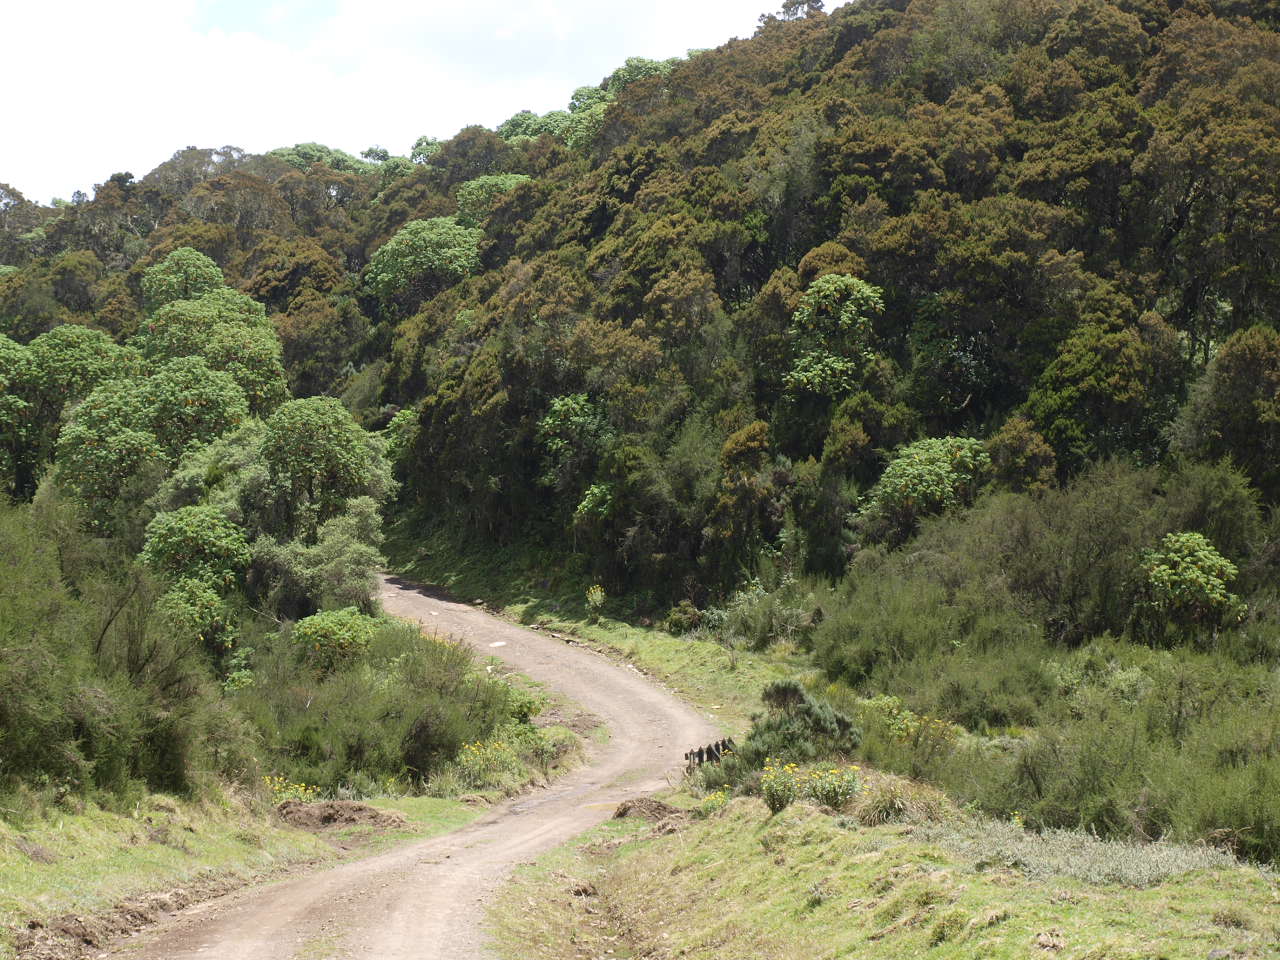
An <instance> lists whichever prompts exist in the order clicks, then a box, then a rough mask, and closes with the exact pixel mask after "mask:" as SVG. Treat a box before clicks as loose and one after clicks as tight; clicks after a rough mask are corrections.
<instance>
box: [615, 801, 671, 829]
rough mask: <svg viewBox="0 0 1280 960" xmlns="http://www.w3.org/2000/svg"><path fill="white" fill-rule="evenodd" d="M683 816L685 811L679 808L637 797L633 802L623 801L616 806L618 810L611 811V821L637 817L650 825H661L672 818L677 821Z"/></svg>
mask: <svg viewBox="0 0 1280 960" xmlns="http://www.w3.org/2000/svg"><path fill="white" fill-rule="evenodd" d="M685 815H686V814H685V811H683V810H681V809H680V808H679V807H673V806H671V804H669V803H663V802H662V801H661V800H655V799H654V798H653V797H637V798H636V799H634V800H623V801H622V802H621V803H620V804H618V809H617V810H615V811H613V819H615V820H619V819H621V818H622V817H639V818H640V819H642V820H648V821H649V822H650V823H661V822H662V821H663V820H669V819H671V818H672V817H675V818H677V819H679V818H681V817H684V816H685Z"/></svg>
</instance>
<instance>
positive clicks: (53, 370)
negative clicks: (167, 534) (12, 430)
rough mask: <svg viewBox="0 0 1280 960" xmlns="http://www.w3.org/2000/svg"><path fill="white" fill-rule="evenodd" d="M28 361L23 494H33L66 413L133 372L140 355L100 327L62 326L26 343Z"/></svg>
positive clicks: (138, 366) (21, 485)
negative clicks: (102, 386) (110, 382)
mask: <svg viewBox="0 0 1280 960" xmlns="http://www.w3.org/2000/svg"><path fill="white" fill-rule="evenodd" d="M27 351H28V357H29V359H30V367H29V376H28V381H27V385H26V390H25V391H24V392H25V396H26V400H27V402H28V403H29V405H30V411H29V412H30V433H29V435H28V437H27V457H26V467H25V469H24V471H23V472H24V474H25V476H24V478H23V480H22V483H21V484H20V487H21V490H20V493H21V494H22V495H24V496H30V495H31V494H33V493H34V492H35V480H36V472H37V471H38V470H39V469H40V468H41V467H42V466H43V464H45V463H46V462H47V461H48V460H49V458H50V457H51V456H52V454H53V450H54V447H55V444H56V443H57V439H58V431H59V430H60V429H61V425H62V417H63V414H64V412H65V411H67V410H69V409H70V408H71V407H73V406H74V405H75V404H77V403H79V402H80V401H81V400H83V399H84V398H85V397H86V396H88V394H89V393H90V391H91V390H93V388H94V387H96V386H97V385H98V384H99V383H102V382H104V381H107V380H112V379H118V378H128V377H131V376H135V375H136V374H137V373H138V372H139V370H140V368H141V359H140V358H139V357H138V355H137V354H136V353H135V352H134V351H133V350H130V349H128V348H126V347H121V346H119V345H117V344H116V343H115V342H113V341H112V340H111V338H110V337H108V336H107V335H106V334H105V333H103V332H102V331H101V330H91V329H89V328H88V327H81V326H78V325H75V324H63V325H61V326H57V327H54V328H53V329H52V330H49V331H47V332H46V333H42V334H41V335H40V336H38V337H36V338H35V339H34V340H32V341H31V343H30V344H28V346H27Z"/></svg>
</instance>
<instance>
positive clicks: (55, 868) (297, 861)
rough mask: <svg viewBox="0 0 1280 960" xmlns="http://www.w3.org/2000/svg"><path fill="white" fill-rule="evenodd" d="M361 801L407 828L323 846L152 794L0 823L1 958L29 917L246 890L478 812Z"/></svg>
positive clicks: (399, 800) (241, 813)
mask: <svg viewBox="0 0 1280 960" xmlns="http://www.w3.org/2000/svg"><path fill="white" fill-rule="evenodd" d="M368 802H369V803H371V804H372V805H373V806H376V807H381V808H383V809H388V810H398V811H399V812H401V813H402V814H404V816H405V818H406V819H407V821H408V826H407V827H406V828H405V829H403V830H396V831H389V832H382V833H374V832H372V831H370V830H368V828H359V827H356V828H347V829H344V830H337V831H331V832H329V833H327V834H325V836H324V838H323V839H322V838H321V837H320V836H317V835H315V834H311V833H307V832H304V831H301V830H295V829H291V828H288V827H285V826H283V825H281V824H280V822H279V821H278V820H276V819H275V818H274V817H273V816H272V815H271V814H270V813H269V811H267V810H266V809H263V808H258V807H254V806H252V805H250V804H249V803H246V802H240V801H237V800H234V799H227V800H224V801H223V802H221V803H212V802H206V803H190V802H186V801H182V800H179V799H176V798H174V797H168V796H160V795H152V796H149V797H147V798H145V799H144V800H142V801H140V802H139V803H138V804H137V806H136V807H135V808H134V810H132V811H130V812H127V813H113V812H109V811H107V810H103V809H101V808H100V807H98V806H96V805H94V804H86V805H85V806H84V808H83V810H81V811H80V812H72V811H60V810H59V809H58V808H51V809H50V810H48V811H47V812H46V814H45V816H44V817H43V818H40V819H31V820H28V821H26V822H25V823H24V824H23V826H22V827H21V828H19V827H17V826H14V825H13V824H11V823H8V822H5V821H3V820H0V960H12V958H13V957H14V956H15V952H14V946H13V940H14V935H15V934H16V932H17V930H18V929H19V928H20V927H21V926H25V924H26V923H27V921H28V920H30V919H33V918H34V919H41V920H43V919H47V918H51V917H58V916H62V915H64V914H76V915H82V916H92V915H94V914H100V913H104V912H106V911H109V910H110V909H111V908H112V907H113V906H115V905H116V904H118V903H120V902H121V901H123V900H127V899H129V898H132V897H141V896H144V895H147V894H152V893H162V892H165V891H168V890H172V889H174V888H184V889H191V888H193V887H194V888H197V889H199V888H202V887H207V886H209V885H212V884H215V883H223V882H225V883H231V884H234V883H247V882H252V881H254V880H258V879H262V878H265V877H268V876H271V875H272V874H276V873H279V872H280V871H282V870H286V869H288V868H290V867H295V866H298V865H302V864H309V863H318V862H323V861H329V860H334V859H337V858H340V857H342V856H344V855H353V854H367V853H369V852H370V851H372V850H377V849H383V848H385V847H387V846H390V845H392V844H395V843H398V842H403V841H406V840H409V839H420V838H423V837H428V836H434V835H436V834H440V833H445V832H447V831H449V830H454V829H457V828H458V827H460V826H463V825H465V824H467V823H469V822H471V821H472V820H474V819H475V818H476V817H478V816H479V815H480V813H481V812H482V810H481V809H480V808H476V807H472V806H468V805H467V804H464V803H461V802H459V801H456V800H441V799H436V798H432V797H392V798H385V799H375V800H370V801H368ZM339 846H341V847H346V848H349V849H350V851H351V853H348V854H344V853H343V852H342V851H341V850H340V849H339ZM24 849H25V852H24ZM33 853H34V854H35V855H34V856H33V855H32V854H33ZM42 861H48V862H42Z"/></svg>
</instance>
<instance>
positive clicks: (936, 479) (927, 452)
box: [857, 437, 991, 543]
mask: <svg viewBox="0 0 1280 960" xmlns="http://www.w3.org/2000/svg"><path fill="white" fill-rule="evenodd" d="M990 466H991V457H990V456H989V455H988V454H987V451H986V450H985V449H984V447H983V445H982V443H981V442H980V441H978V440H974V439H972V438H969V437H937V438H934V439H929V440H919V441H917V442H916V443H913V444H911V445H910V446H907V447H904V448H902V449H901V450H900V451H898V453H897V454H896V455H895V456H894V458H893V460H891V461H890V463H889V466H888V467H886V468H885V471H884V473H883V474H882V475H881V477H880V479H879V480H878V481H876V485H875V486H874V487H872V488H871V492H870V493H869V494H868V497H867V503H866V505H865V506H863V508H862V510H861V511H860V512H859V513H858V518H857V522H858V525H859V527H860V528H861V529H862V530H863V532H864V533H865V535H866V536H867V537H868V538H869V539H871V540H873V541H880V540H885V541H889V542H890V543H901V542H902V541H904V540H906V539H907V538H908V537H909V536H910V535H911V534H912V533H914V532H915V531H916V528H917V527H918V525H919V523H920V520H921V518H923V517H927V516H930V515H931V514H938V513H944V512H946V511H948V510H951V509H953V508H955V507H958V506H961V505H963V504H968V503H970V502H972V500H973V497H974V495H975V494H976V493H977V491H978V486H979V484H980V483H981V482H982V480H983V479H984V478H985V476H986V473H987V471H988V469H989V468H990Z"/></svg>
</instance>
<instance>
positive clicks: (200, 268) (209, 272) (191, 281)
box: [142, 247, 223, 310]
mask: <svg viewBox="0 0 1280 960" xmlns="http://www.w3.org/2000/svg"><path fill="white" fill-rule="evenodd" d="M222 285H223V277H222V271H221V270H219V269H218V265H217V264H216V263H214V262H213V261H212V260H211V259H209V258H208V257H206V256H205V255H204V254H203V253H201V252H200V251H198V250H193V249H191V247H179V248H178V249H177V250H175V251H173V253H171V254H169V255H168V256H167V257H165V258H164V259H163V260H161V261H160V262H159V263H157V264H156V265H155V266H154V267H149V268H147V269H146V270H145V271H144V272H143V274H142V298H143V300H144V301H145V302H146V305H147V309H148V310H155V309H156V308H157V307H162V306H164V305H165V304H166V303H171V302H173V301H174V300H194V299H196V298H197V297H199V296H201V295H202V294H205V293H208V292H209V291H210V290H214V289H216V288H218V287H221V286H222Z"/></svg>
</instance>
